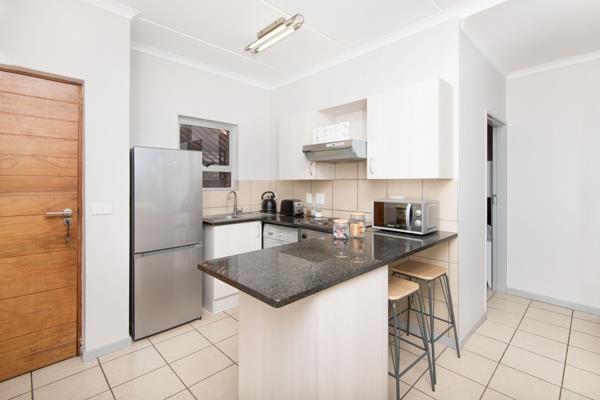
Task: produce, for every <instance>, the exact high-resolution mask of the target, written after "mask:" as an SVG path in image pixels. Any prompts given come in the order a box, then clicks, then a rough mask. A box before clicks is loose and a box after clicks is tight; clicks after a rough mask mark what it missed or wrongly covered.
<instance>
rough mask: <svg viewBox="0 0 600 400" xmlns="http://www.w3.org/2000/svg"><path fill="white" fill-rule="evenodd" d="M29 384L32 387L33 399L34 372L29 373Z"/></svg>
mask: <svg viewBox="0 0 600 400" xmlns="http://www.w3.org/2000/svg"><path fill="white" fill-rule="evenodd" d="M29 386H30V387H31V400H33V396H34V395H33V372H30V373H29Z"/></svg>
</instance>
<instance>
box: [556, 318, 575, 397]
mask: <svg viewBox="0 0 600 400" xmlns="http://www.w3.org/2000/svg"><path fill="white" fill-rule="evenodd" d="M573 314H575V313H574V312H573V311H572V310H571V323H570V325H569V338H568V339H567V351H565V363H564V364H563V373H562V378H561V380H560V392H559V393H558V400H560V399H561V398H562V392H563V388H564V385H565V373H566V372H567V358H568V357H569V343H570V342H571V331H572V330H573Z"/></svg>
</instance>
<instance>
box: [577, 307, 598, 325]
mask: <svg viewBox="0 0 600 400" xmlns="http://www.w3.org/2000/svg"><path fill="white" fill-rule="evenodd" d="M573 318H577V319H583V320H584V321H590V322H595V323H597V324H600V315H598V314H589V313H585V312H583V311H577V310H575V311H574V313H573Z"/></svg>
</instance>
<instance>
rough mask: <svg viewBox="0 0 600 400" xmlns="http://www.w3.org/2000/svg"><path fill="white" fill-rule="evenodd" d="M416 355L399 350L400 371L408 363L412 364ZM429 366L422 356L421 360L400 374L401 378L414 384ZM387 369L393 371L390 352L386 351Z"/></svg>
mask: <svg viewBox="0 0 600 400" xmlns="http://www.w3.org/2000/svg"><path fill="white" fill-rule="evenodd" d="M417 358H418V356H416V355H414V354H412V353H409V352H407V351H404V352H400V371H402V370H404V369H405V368H407V367H408V366H409V365H410V364H412V363H413V362H414V361H415V360H416V359H417ZM428 368H429V366H428V365H427V358H426V357H423V358H422V359H421V361H419V362H418V363H417V364H415V365H414V366H413V367H412V368H411V369H409V370H408V371H407V372H406V374H404V375H403V376H402V380H403V381H404V382H406V383H408V384H409V385H414V384H415V382H416V381H417V380H418V379H419V378H420V377H421V375H423V373H425V371H427V370H428ZM388 369H389V371H390V372H393V371H394V364H393V362H392V357H391V353H390V352H388ZM425 375H427V382H429V381H430V380H429V372H427V373H426V374H425Z"/></svg>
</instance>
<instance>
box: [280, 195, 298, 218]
mask: <svg viewBox="0 0 600 400" xmlns="http://www.w3.org/2000/svg"><path fill="white" fill-rule="evenodd" d="M279 214H283V215H288V216H290V217H299V216H301V215H304V204H302V202H301V201H300V200H298V199H292V200H281V204H280V205H279Z"/></svg>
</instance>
